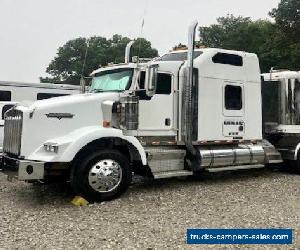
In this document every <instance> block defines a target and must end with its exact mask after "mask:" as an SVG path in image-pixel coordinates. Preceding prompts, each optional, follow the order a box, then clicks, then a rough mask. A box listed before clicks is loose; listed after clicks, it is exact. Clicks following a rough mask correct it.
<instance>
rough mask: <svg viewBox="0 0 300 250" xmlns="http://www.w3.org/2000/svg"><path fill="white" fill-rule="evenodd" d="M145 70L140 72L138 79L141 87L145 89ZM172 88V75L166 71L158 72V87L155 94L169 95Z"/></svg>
mask: <svg viewBox="0 0 300 250" xmlns="http://www.w3.org/2000/svg"><path fill="white" fill-rule="evenodd" d="M145 75H146V73H145V71H142V72H141V73H140V77H139V80H138V84H139V89H145ZM171 88H172V76H171V75H170V74H166V73H158V74H157V87H156V92H155V94H158V95H169V94H171Z"/></svg>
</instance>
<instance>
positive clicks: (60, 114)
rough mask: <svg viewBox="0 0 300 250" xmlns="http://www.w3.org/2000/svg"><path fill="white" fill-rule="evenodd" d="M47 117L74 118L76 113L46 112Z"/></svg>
mask: <svg viewBox="0 0 300 250" xmlns="http://www.w3.org/2000/svg"><path fill="white" fill-rule="evenodd" d="M46 116H47V118H57V119H58V120H60V119H62V118H66V119H72V118H73V116H74V114H71V113H49V114H46Z"/></svg>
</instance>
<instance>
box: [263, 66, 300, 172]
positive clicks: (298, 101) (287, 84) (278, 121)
mask: <svg viewBox="0 0 300 250" xmlns="http://www.w3.org/2000/svg"><path fill="white" fill-rule="evenodd" d="M262 80H263V83H262V99H263V106H262V107H263V119H264V137H265V138H266V139H267V140H268V141H269V142H271V143H272V144H273V145H274V146H275V147H276V148H277V150H278V151H279V152H280V154H281V156H282V158H283V159H284V160H286V161H290V162H292V163H294V167H296V170H297V171H298V172H299V173H300V165H299V164H300V159H299V157H300V156H299V153H300V152H299V148H300V144H299V142H300V126H299V125H300V72H296V71H286V70H277V71H271V72H270V73H267V74H262Z"/></svg>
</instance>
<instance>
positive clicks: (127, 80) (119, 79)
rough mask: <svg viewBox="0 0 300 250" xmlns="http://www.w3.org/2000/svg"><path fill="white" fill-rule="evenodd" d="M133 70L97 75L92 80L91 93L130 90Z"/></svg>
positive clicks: (103, 72)
mask: <svg viewBox="0 0 300 250" xmlns="http://www.w3.org/2000/svg"><path fill="white" fill-rule="evenodd" d="M132 75H133V69H129V68H125V69H115V70H109V71H102V72H99V73H97V74H96V75H95V76H94V77H93V80H92V84H91V88H90V91H91V92H105V91H124V90H127V89H129V87H130V84H131V81H132Z"/></svg>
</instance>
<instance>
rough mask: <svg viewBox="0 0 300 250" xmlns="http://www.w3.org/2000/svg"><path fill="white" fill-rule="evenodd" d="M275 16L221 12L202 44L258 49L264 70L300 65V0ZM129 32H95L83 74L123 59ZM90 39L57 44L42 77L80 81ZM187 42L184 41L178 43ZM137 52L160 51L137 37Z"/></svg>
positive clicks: (203, 32)
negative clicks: (255, 17) (109, 34)
mask: <svg viewBox="0 0 300 250" xmlns="http://www.w3.org/2000/svg"><path fill="white" fill-rule="evenodd" d="M269 16H270V17H271V20H261V19H260V20H252V19H251V18H250V17H243V16H233V15H227V16H225V17H219V18H218V19H217V24H213V25H210V26H208V27H204V26H202V27H200V28H199V34H200V41H198V45H200V46H203V47H217V48H223V49H231V50H241V51H246V52H252V53H256V54H257V55H258V57H259V59H260V67H261V71H262V72H268V71H269V70H270V69H271V68H275V69H276V68H277V69H290V70H300V0H281V1H280V3H279V4H278V6H277V7H276V8H274V9H272V10H271V11H270V12H269ZM129 41H130V38H128V37H122V36H121V35H114V36H113V37H112V38H109V39H107V38H105V37H98V36H95V37H91V38H89V40H88V42H89V48H88V51H87V52H88V53H87V55H86V64H85V68H84V72H83V75H85V76H88V75H89V74H90V73H91V72H92V71H93V70H95V69H97V68H99V66H100V65H102V66H105V65H107V64H108V63H111V62H113V63H120V62H123V61H124V51H125V47H126V44H127V43H128V42H129ZM86 44H87V38H77V39H73V40H70V41H68V42H67V43H66V44H65V45H63V46H62V47H60V48H59V49H58V52H57V55H56V56H55V58H54V59H53V60H52V61H51V62H50V64H49V66H48V67H47V69H46V73H48V75H49V76H48V77H41V78H40V80H41V82H53V83H61V82H63V83H69V84H79V79H80V76H81V73H82V66H83V64H84V58H85V51H86ZM178 47H184V45H182V44H178V45H176V46H174V48H178ZM132 55H138V56H140V57H147V58H149V57H150V58H151V57H156V56H158V52H157V50H156V49H155V48H153V47H152V45H151V42H150V41H148V40H146V39H144V38H138V39H136V41H135V43H134V45H133V51H132Z"/></svg>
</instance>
